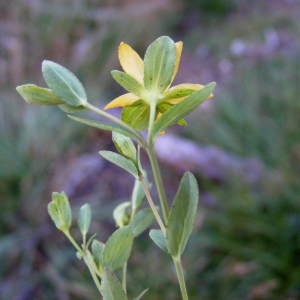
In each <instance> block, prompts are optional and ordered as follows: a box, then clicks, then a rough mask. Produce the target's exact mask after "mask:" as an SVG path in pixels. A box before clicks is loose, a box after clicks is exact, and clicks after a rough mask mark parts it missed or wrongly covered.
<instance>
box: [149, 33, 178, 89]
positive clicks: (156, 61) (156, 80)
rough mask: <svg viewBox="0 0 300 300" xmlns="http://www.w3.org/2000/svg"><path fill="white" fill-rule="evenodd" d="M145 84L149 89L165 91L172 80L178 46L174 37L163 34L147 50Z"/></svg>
mask: <svg viewBox="0 0 300 300" xmlns="http://www.w3.org/2000/svg"><path fill="white" fill-rule="evenodd" d="M144 64H145V69H144V84H145V88H146V89H148V90H154V91H159V92H163V91H164V90H165V89H166V88H167V87H168V86H169V85H170V84H171V81H172V77H173V73H174V69H175V64H176V46H175V43H174V42H173V40H172V39H170V38H169V37H167V36H162V37H159V38H158V39H156V40H155V41H154V42H153V43H151V44H150V46H149V47H148V48H147V50H146V54H145V58H144Z"/></svg>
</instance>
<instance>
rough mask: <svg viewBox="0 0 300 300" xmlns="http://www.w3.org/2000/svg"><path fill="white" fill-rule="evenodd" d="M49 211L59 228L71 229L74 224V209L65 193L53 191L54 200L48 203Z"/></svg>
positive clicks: (63, 229)
mask: <svg viewBox="0 0 300 300" xmlns="http://www.w3.org/2000/svg"><path fill="white" fill-rule="evenodd" d="M48 213H49V215H50V217H51V219H52V220H53V222H54V223H55V226H56V227H57V228H58V229H59V230H62V231H66V230H69V228H70V227H71V224H72V210H71V206H70V202H69V199H68V197H67V195H66V194H65V193H56V192H54V193H52V201H51V202H50V203H49V204H48Z"/></svg>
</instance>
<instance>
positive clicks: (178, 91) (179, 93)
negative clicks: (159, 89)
mask: <svg viewBox="0 0 300 300" xmlns="http://www.w3.org/2000/svg"><path fill="white" fill-rule="evenodd" d="M194 92H196V90H194V89H186V88H185V89H183V88H176V87H174V88H170V89H168V90H167V91H165V93H164V98H163V99H162V100H161V101H162V102H163V101H167V100H170V99H177V98H182V97H187V96H189V95H191V94H192V93H194Z"/></svg>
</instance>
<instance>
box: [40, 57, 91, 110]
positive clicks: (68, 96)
mask: <svg viewBox="0 0 300 300" xmlns="http://www.w3.org/2000/svg"><path fill="white" fill-rule="evenodd" d="M42 73H43V77H44V79H45V81H46V83H47V85H48V86H49V88H50V89H51V90H52V91H53V93H54V94H56V95H57V96H58V97H59V98H61V99H62V100H63V101H64V102H65V104H69V105H71V106H81V105H84V104H85V103H86V102H87V96H86V92H85V89H84V87H83V85H82V83H81V82H80V81H79V79H78V78H77V77H76V76H75V75H74V74H73V73H72V72H71V71H70V70H68V69H67V68H65V67H63V66H61V65H59V64H57V63H55V62H53V61H50V60H44V61H43V63H42Z"/></svg>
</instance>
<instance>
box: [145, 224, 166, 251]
mask: <svg viewBox="0 0 300 300" xmlns="http://www.w3.org/2000/svg"><path fill="white" fill-rule="evenodd" d="M149 236H150V238H151V240H152V241H153V242H154V244H156V246H158V247H159V248H160V249H161V250H163V251H165V252H166V253H168V248H167V242H166V238H165V236H164V234H163V233H162V231H161V230H159V229H151V230H150V232H149Z"/></svg>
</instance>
